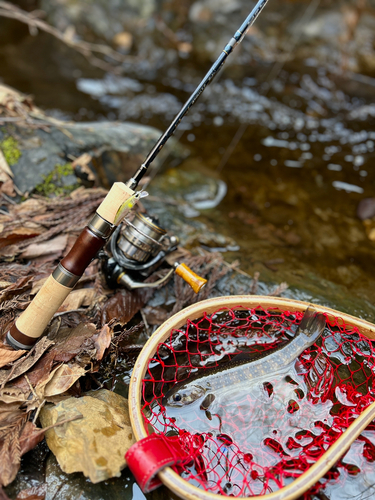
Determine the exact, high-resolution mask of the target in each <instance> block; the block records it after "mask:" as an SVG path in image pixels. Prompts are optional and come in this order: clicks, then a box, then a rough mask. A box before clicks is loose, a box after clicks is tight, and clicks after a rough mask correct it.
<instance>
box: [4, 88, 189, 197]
mask: <svg viewBox="0 0 375 500" xmlns="http://www.w3.org/2000/svg"><path fill="white" fill-rule="evenodd" d="M2 89H4V95H5V93H6V91H8V92H9V95H11V96H12V99H13V100H14V99H16V98H18V97H19V99H21V98H22V94H21V93H17V92H16V91H14V90H13V89H9V90H8V88H7V87H5V86H4V87H3V86H0V94H1V91H2ZM14 93H15V96H16V97H15V96H14ZM1 95H2V94H1ZM1 95H0V97H1ZM4 100H5V97H4ZM0 106H1V102H0ZM0 112H1V108H0ZM33 115H36V118H33V120H34V122H35V123H36V125H38V124H39V125H40V126H36V127H33V128H30V127H28V126H27V124H26V123H25V122H23V123H22V124H18V122H17V124H13V123H12V124H11V123H7V122H6V123H5V125H4V126H2V127H1V129H0V149H1V151H2V152H3V154H4V156H5V158H6V159H7V162H8V165H9V166H10V167H11V170H12V172H13V174H14V178H13V181H14V183H15V185H16V187H17V188H18V190H19V191H20V192H21V193H23V194H24V193H30V192H31V191H33V190H34V189H35V188H37V187H38V189H37V192H39V193H40V194H44V195H51V194H61V192H62V191H64V192H66V191H68V192H69V188H71V189H73V188H74V187H76V186H77V178H76V176H75V175H74V172H73V169H72V167H71V161H72V160H73V159H74V158H78V157H79V156H81V155H82V154H83V153H88V154H89V155H90V156H92V158H93V165H94V167H95V168H96V174H97V177H98V179H99V182H100V183H101V184H102V185H104V186H105V187H107V188H109V187H110V186H111V185H112V183H113V182H115V181H123V182H124V181H127V180H128V179H129V178H130V177H131V176H132V175H133V174H134V172H135V171H136V170H137V169H138V167H139V166H140V164H141V163H142V161H143V160H144V158H145V156H146V155H147V154H148V152H149V151H150V150H151V148H152V147H153V146H154V144H155V143H156V141H157V140H158V138H159V137H160V135H161V132H160V131H159V130H157V129H155V128H153V127H148V126H145V125H138V124H134V123H118V122H92V123H91V122H83V123H74V122H65V121H61V120H56V119H52V118H49V117H48V116H46V115H45V114H44V113H43V112H42V111H41V110H39V109H38V108H35V107H33ZM40 120H43V122H41V121H40ZM175 147H177V149H176V150H175V152H177V151H179V153H177V155H182V154H183V153H182V152H183V149H182V148H179V147H178V146H176V144H175V142H174V141H173V139H172V141H169V143H168V145H167V146H166V153H168V152H172V155H174V154H175V153H173V150H174V148H175ZM161 157H162V155H161ZM159 159H160V158H159ZM159 159H157V160H156V161H155V162H154V164H153V166H152V168H153V167H154V166H155V167H157V166H158V164H159V163H158V160H159ZM152 168H151V170H152ZM46 184H47V186H46ZM63 188H64V189H63ZM71 189H70V190H71ZM46 190H47V191H46Z"/></svg>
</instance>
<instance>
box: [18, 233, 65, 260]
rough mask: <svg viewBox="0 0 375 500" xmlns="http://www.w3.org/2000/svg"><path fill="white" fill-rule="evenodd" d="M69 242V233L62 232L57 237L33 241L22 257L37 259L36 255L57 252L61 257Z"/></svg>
mask: <svg viewBox="0 0 375 500" xmlns="http://www.w3.org/2000/svg"><path fill="white" fill-rule="evenodd" d="M67 242H68V235H67V234H60V235H59V236H56V238H52V239H51V240H48V241H44V242H42V243H31V245H29V246H28V247H27V248H26V250H25V251H24V252H23V253H22V254H21V255H20V259H35V258H36V257H40V256H42V255H50V254H57V257H60V256H61V255H62V253H63V252H64V250H65V248H66V245H67Z"/></svg>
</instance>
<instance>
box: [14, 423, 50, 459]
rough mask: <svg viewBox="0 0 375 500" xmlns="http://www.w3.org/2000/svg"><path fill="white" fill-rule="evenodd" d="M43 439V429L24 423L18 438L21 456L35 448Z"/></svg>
mask: <svg viewBox="0 0 375 500" xmlns="http://www.w3.org/2000/svg"><path fill="white" fill-rule="evenodd" d="M43 438H44V432H43V429H40V428H38V427H37V426H36V425H35V424H33V423H32V422H26V424H25V425H24V427H23V429H22V432H21V435H20V437H19V442H20V452H21V456H22V455H24V454H25V453H27V452H28V451H30V450H32V449H33V448H35V446H36V445H37V444H39V443H40V442H41V441H42V439H43Z"/></svg>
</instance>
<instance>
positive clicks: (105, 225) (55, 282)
mask: <svg viewBox="0 0 375 500" xmlns="http://www.w3.org/2000/svg"><path fill="white" fill-rule="evenodd" d="M137 200H138V198H137V199H135V198H134V191H133V190H132V189H130V188H129V187H128V186H126V185H125V184H124V183H122V182H115V183H114V184H113V186H112V188H111V189H110V191H109V193H108V194H107V196H106V197H105V198H104V200H103V201H102V203H101V205H100V206H99V208H98V210H97V211H96V214H95V216H94V218H93V219H92V220H91V222H90V223H89V225H88V226H87V227H85V228H84V230H83V231H82V232H81V234H80V235H79V237H78V239H77V240H76V242H75V243H74V245H73V247H72V249H71V250H70V252H69V253H68V255H66V256H65V257H64V259H63V260H62V261H61V262H60V264H59V265H58V266H57V268H56V269H55V271H54V272H53V274H52V275H51V276H50V277H49V278H48V279H47V281H46V282H45V284H44V285H43V287H42V288H41V289H40V290H39V292H38V294H37V295H36V296H35V297H34V299H33V300H32V302H31V303H30V305H29V306H28V307H27V309H26V310H25V311H24V312H23V313H22V314H21V316H20V317H19V318H18V319H17V320H16V322H15V323H14V324H13V325H12V327H11V329H10V330H9V332H8V333H7V340H8V343H9V344H10V345H12V346H13V347H15V348H16V349H30V348H31V347H32V346H33V345H34V344H35V342H36V341H37V340H38V338H39V337H40V336H41V335H42V334H43V332H44V330H45V328H46V326H47V325H48V323H49V322H50V321H51V319H52V317H53V315H54V314H55V312H56V311H57V310H58V309H59V307H60V306H61V304H62V303H63V302H64V300H65V299H66V297H67V296H68V295H69V293H70V292H71V290H73V288H74V286H75V284H76V283H77V281H78V280H79V278H80V277H81V276H82V274H83V273H84V271H85V269H86V267H87V266H88V265H89V264H90V262H91V260H92V259H93V258H94V257H95V255H96V254H97V252H98V251H99V250H100V249H101V248H102V247H103V246H104V244H105V243H106V241H107V239H108V237H109V236H110V235H111V233H112V231H113V229H114V227H115V226H116V225H117V224H118V223H119V222H121V219H122V218H123V217H124V216H125V215H126V213H128V212H129V210H130V209H131V208H132V207H133V206H134V205H135V203H136V202H137Z"/></svg>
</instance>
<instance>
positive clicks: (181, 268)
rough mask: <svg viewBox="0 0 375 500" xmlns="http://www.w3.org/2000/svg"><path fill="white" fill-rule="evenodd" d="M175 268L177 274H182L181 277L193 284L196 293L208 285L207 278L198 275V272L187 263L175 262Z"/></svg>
mask: <svg viewBox="0 0 375 500" xmlns="http://www.w3.org/2000/svg"><path fill="white" fill-rule="evenodd" d="M174 268H175V271H174V272H175V273H176V274H177V276H180V278H182V279H183V280H184V281H186V283H187V284H188V285H190V286H191V288H192V289H193V290H194V292H195V293H198V292H200V291H201V290H202V288H203V287H205V286H206V284H207V280H206V279H204V278H202V277H201V276H198V274H196V273H195V272H194V271H192V270H191V269H190V267H188V266H187V265H186V264H180V263H179V262H175V264H174Z"/></svg>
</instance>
